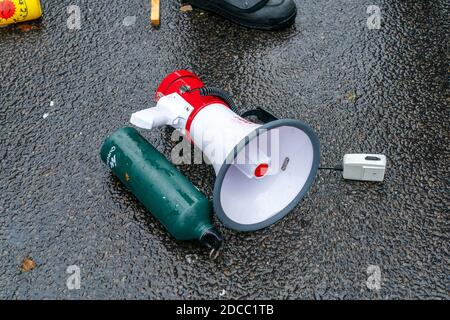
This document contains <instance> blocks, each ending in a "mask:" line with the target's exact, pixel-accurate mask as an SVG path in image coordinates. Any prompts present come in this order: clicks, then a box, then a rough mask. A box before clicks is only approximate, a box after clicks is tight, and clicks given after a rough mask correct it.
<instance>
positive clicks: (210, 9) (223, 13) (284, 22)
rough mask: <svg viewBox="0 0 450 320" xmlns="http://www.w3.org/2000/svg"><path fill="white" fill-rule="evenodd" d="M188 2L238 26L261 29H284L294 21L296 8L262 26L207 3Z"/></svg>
mask: <svg viewBox="0 0 450 320" xmlns="http://www.w3.org/2000/svg"><path fill="white" fill-rule="evenodd" d="M190 4H191V6H192V7H193V8H198V9H201V10H205V11H208V12H211V13H213V14H217V15H219V16H221V17H223V18H225V19H227V20H229V21H231V22H233V23H234V24H237V25H239V26H242V27H246V28H250V29H256V30H263V31H276V30H281V29H285V28H287V27H289V26H290V25H292V24H293V23H294V21H295V17H296V16H297V10H296V11H295V12H294V13H293V14H292V15H291V16H289V17H288V18H286V19H285V20H282V21H280V22H278V23H277V24H275V25H270V26H264V25H258V24H252V23H249V22H247V21H243V20H241V19H238V18H236V17H235V16H233V15H231V14H228V13H227V12H226V11H216V10H217V9H215V8H213V7H209V6H208V5H199V4H197V3H195V2H194V1H192V2H190Z"/></svg>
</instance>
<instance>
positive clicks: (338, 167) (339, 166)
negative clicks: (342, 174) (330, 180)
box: [319, 164, 344, 171]
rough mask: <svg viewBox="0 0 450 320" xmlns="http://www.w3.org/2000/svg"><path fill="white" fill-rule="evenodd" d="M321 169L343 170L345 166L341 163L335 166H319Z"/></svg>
mask: <svg viewBox="0 0 450 320" xmlns="http://www.w3.org/2000/svg"><path fill="white" fill-rule="evenodd" d="M319 170H334V171H343V170H344V168H342V166H341V165H340V164H339V165H337V166H335V167H319Z"/></svg>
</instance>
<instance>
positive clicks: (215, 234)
mask: <svg viewBox="0 0 450 320" xmlns="http://www.w3.org/2000/svg"><path fill="white" fill-rule="evenodd" d="M200 242H201V243H202V244H203V245H205V246H206V247H207V248H208V249H214V250H215V251H217V250H219V249H220V248H221V247H222V244H223V238H222V235H221V234H220V233H219V231H217V229H216V228H214V227H213V228H210V229H208V230H206V231H205V232H203V234H202V236H201V237H200Z"/></svg>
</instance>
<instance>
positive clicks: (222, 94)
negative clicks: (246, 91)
mask: <svg viewBox="0 0 450 320" xmlns="http://www.w3.org/2000/svg"><path fill="white" fill-rule="evenodd" d="M199 90H200V95H201V96H202V97H204V96H214V97H218V98H220V99H222V100H223V101H225V103H226V104H227V105H228V106H229V107H230V109H231V110H233V111H234V112H235V113H237V114H239V112H238V110H237V106H236V104H235V103H234V100H233V98H232V97H231V95H230V94H229V93H228V92H226V91H225V90H223V89H221V88H217V87H203V88H200V89H199Z"/></svg>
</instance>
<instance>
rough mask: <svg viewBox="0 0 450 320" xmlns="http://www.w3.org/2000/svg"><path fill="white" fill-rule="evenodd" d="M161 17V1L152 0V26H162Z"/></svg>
mask: <svg viewBox="0 0 450 320" xmlns="http://www.w3.org/2000/svg"><path fill="white" fill-rule="evenodd" d="M159 17H160V15H159V0H151V15H150V23H151V25H152V26H154V27H157V26H159V24H160V18H159Z"/></svg>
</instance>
